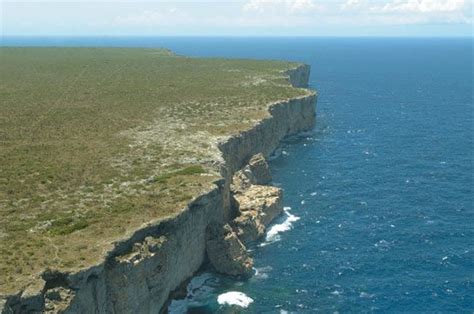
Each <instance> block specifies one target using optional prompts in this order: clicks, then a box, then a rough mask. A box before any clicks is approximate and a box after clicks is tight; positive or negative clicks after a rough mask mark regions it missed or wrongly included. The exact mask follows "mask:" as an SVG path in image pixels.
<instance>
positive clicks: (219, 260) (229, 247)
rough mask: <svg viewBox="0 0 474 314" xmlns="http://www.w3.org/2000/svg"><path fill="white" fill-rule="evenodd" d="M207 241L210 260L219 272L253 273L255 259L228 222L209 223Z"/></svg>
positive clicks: (234, 274) (233, 274)
mask: <svg viewBox="0 0 474 314" xmlns="http://www.w3.org/2000/svg"><path fill="white" fill-rule="evenodd" d="M206 241H207V242H206V252H207V255H208V257H209V261H210V262H211V264H212V266H214V268H215V269H216V270H217V271H218V272H221V273H224V274H228V275H232V276H237V275H243V276H250V275H251V274H252V266H253V260H252V259H251V258H250V257H249V255H248V253H247V250H246V248H245V246H244V245H243V244H242V242H240V240H239V238H238V237H237V235H236V234H235V232H234V231H233V230H232V228H231V227H230V226H229V225H228V224H225V225H223V226H222V225H217V224H212V225H209V226H208V228H207V240H206Z"/></svg>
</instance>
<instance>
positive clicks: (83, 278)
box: [0, 65, 316, 313]
mask: <svg viewBox="0 0 474 314" xmlns="http://www.w3.org/2000/svg"><path fill="white" fill-rule="evenodd" d="M286 74H287V75H288V77H289V81H290V82H291V83H292V84H293V85H294V86H295V87H306V86H307V83H308V77H309V67H308V66H306V65H302V66H299V67H297V68H295V69H292V70H289V71H287V73H286ZM315 100H316V94H315V93H314V92H312V91H309V90H308V91H307V94H306V95H305V96H301V97H297V98H294V99H289V100H285V101H281V102H277V103H274V104H272V105H271V107H270V109H269V111H270V115H269V116H268V117H267V118H265V119H263V120H261V121H260V122H259V123H258V124H257V125H255V126H254V127H253V128H252V129H250V130H248V131H246V132H242V133H240V134H239V135H236V136H233V137H230V138H228V139H226V140H225V141H223V142H221V143H220V144H219V145H218V148H219V149H220V151H221V152H222V158H223V161H224V162H223V163H222V165H221V174H222V179H221V180H219V181H217V182H216V184H215V187H214V188H213V189H211V190H210V191H208V192H207V193H205V194H203V195H201V196H199V197H197V198H196V199H194V200H193V201H192V202H191V203H190V204H189V205H188V206H187V208H185V209H184V210H183V211H181V213H180V214H178V215H177V216H176V217H173V218H170V219H166V220H162V221H159V222H154V223H150V224H149V225H148V226H146V227H144V228H142V229H140V230H137V231H136V232H135V233H134V234H133V235H132V236H131V237H130V238H129V239H126V240H123V241H120V242H118V243H116V246H115V249H114V250H113V251H111V252H109V254H108V256H107V258H106V259H105V260H104V261H103V262H102V263H100V264H99V265H96V266H94V267H91V268H89V269H87V270H84V271H81V272H78V273H73V274H62V273H54V272H50V273H45V274H43V278H42V280H41V281H39V284H38V285H36V286H32V287H31V288H28V289H27V290H25V291H23V292H21V293H20V294H19V295H16V296H10V297H8V298H7V299H0V312H1V313H26V312H47V313H58V312H60V313H156V312H158V311H159V309H161V308H162V307H163V305H164V304H165V302H166V301H167V298H168V296H169V294H170V292H171V291H173V290H175V289H177V288H178V287H179V285H180V284H182V283H183V282H184V281H185V280H186V279H188V278H190V277H191V276H192V275H193V274H194V273H195V272H196V271H197V270H198V269H199V267H200V266H201V265H202V264H203V262H204V261H205V259H206V256H207V254H210V255H212V254H216V252H215V251H212V249H210V250H207V252H206V243H207V242H208V241H207V240H209V228H212V227H210V226H214V225H220V226H225V225H226V223H228V222H231V221H232V220H234V219H236V217H237V216H239V215H240V213H239V212H236V209H235V206H233V203H234V202H233V200H234V198H233V197H232V193H231V182H232V177H233V175H234V173H235V172H236V171H237V170H239V169H241V168H242V167H244V166H245V165H246V164H247V163H248V162H249V160H250V158H251V157H252V156H254V155H256V154H258V153H262V154H263V155H265V156H268V155H269V154H271V153H272V152H273V151H274V150H275V149H276V148H277V146H278V144H279V142H280V140H282V139H283V138H284V137H285V136H287V135H290V134H294V133H298V132H301V131H304V130H309V129H311V128H312V127H313V126H314V123H315V105H314V104H315ZM267 192H268V190H267ZM274 192H275V193H276V194H278V195H280V196H279V199H281V193H280V192H278V191H274ZM279 193H280V194H279ZM247 196H248V195H247ZM263 201H264V200H263ZM274 208H277V207H274ZM268 213H269V214H268V215H271V216H272V217H273V216H275V215H276V214H277V212H275V209H271V210H269V211H268ZM267 218H269V217H267ZM267 218H263V219H264V220H265V223H267V222H268V221H269V219H267ZM231 224H232V223H231ZM257 231H258V230H257ZM214 235H217V236H219V235H223V237H224V238H225V239H231V241H233V242H232V243H225V244H224V245H225V246H227V247H229V248H230V249H231V251H230V252H231V253H232V252H234V253H235V252H237V253H239V252H240V253H241V252H242V251H241V249H242V248H241V247H240V245H241V243H240V244H239V240H238V239H237V240H235V237H234V236H235V234H234V231H232V230H229V229H228V226H226V227H225V229H224V231H223V232H220V231H215V230H214V231H213V232H212V233H211V239H214V238H213V236H214ZM219 245H222V243H220V244H219ZM211 251H212V253H211ZM240 253H239V254H240ZM229 256H232V255H229ZM224 258H227V257H226V256H224ZM242 261H243V263H244V266H245V263H247V264H248V263H249V259H247V258H246V257H245V256H243V257H242ZM224 266H226V265H224ZM224 266H223V267H224ZM227 266H229V265H227ZM234 266H235V267H234V268H231V269H232V271H234V270H235V269H238V267H239V266H238V265H234ZM247 266H248V265H247ZM247 266H246V267H247ZM224 268H225V267H224ZM244 271H248V267H247V268H245V267H244ZM236 272H238V271H236Z"/></svg>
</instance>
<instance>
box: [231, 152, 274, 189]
mask: <svg viewBox="0 0 474 314" xmlns="http://www.w3.org/2000/svg"><path fill="white" fill-rule="evenodd" d="M271 180H272V175H271V172H270V167H269V166H268V163H267V161H266V160H265V157H264V156H263V154H262V153H259V154H256V155H254V156H252V158H250V161H249V163H248V165H246V166H245V167H244V168H242V169H241V170H239V171H237V172H236V173H235V175H234V178H233V186H232V188H233V190H234V193H238V192H243V191H245V190H247V189H248V188H249V187H250V186H251V185H265V184H268V183H270V181H271Z"/></svg>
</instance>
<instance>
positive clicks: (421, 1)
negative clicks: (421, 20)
mask: <svg viewBox="0 0 474 314" xmlns="http://www.w3.org/2000/svg"><path fill="white" fill-rule="evenodd" d="M465 5H466V1H465V0H395V1H392V2H389V3H387V4H385V5H384V6H381V7H374V8H373V10H376V11H379V12H399V13H436V12H438V13H442V12H455V11H461V10H463V9H464V7H465Z"/></svg>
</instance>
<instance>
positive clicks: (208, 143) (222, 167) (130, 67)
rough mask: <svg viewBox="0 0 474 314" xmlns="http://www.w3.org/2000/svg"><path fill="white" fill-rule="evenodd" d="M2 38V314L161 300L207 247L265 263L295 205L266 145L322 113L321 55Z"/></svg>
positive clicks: (143, 307)
mask: <svg viewBox="0 0 474 314" xmlns="http://www.w3.org/2000/svg"><path fill="white" fill-rule="evenodd" d="M0 52H1V60H0V70H1V71H0V72H1V73H2V80H1V83H0V92H1V94H0V100H1V105H0V113H1V114H0V119H1V123H0V144H1V147H2V149H1V151H0V167H1V168H0V170H1V171H0V196H1V197H0V211H1V218H0V238H1V241H0V254H1V262H0V270H1V271H0V276H1V278H0V295H1V297H0V309H1V312H2V313H8V312H10V311H13V312H24V311H43V312H68V313H76V312H78V313H79V312H90V311H96V312H118V313H121V312H136V313H144V312H151V311H156V310H157V309H161V308H162V307H163V305H164V304H165V302H166V300H167V299H168V296H169V294H170V292H171V291H173V290H175V289H176V288H178V287H179V285H180V284H182V283H183V282H184V281H185V280H186V279H188V278H190V277H191V276H192V275H193V274H194V272H196V271H197V270H198V269H199V267H200V266H201V265H202V264H203V262H204V261H205V260H209V262H210V263H211V264H212V265H213V267H215V268H216V270H217V271H220V272H222V273H226V274H230V275H244V276H248V275H250V274H251V267H252V260H251V257H250V256H248V253H247V252H246V249H245V243H246V242H249V241H253V240H255V239H257V238H259V237H261V236H262V235H263V234H264V232H265V227H266V226H267V225H268V224H269V223H270V222H271V220H272V219H273V218H275V217H276V216H277V215H278V214H279V213H281V211H282V205H281V199H282V193H281V190H279V189H278V188H275V187H271V186H268V185H266V184H268V183H269V182H270V180H271V176H270V173H269V170H268V165H267V164H266V160H265V157H267V156H269V155H270V154H271V152H272V151H273V150H274V149H275V148H276V147H277V146H278V143H279V141H280V140H281V139H283V138H284V137H285V136H287V135H291V134H295V133H298V132H301V131H304V130H308V129H311V128H312V127H313V126H314V122H315V100H316V93H315V92H314V91H311V90H309V89H307V88H306V87H307V83H308V77H309V67H308V66H306V65H302V64H297V63H291V62H281V61H255V60H229V59H203V58H200V59H199V58H188V57H183V56H177V55H175V54H173V53H172V52H170V51H169V50H165V49H133V48H132V49H130V48H127V49H126V48H0Z"/></svg>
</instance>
